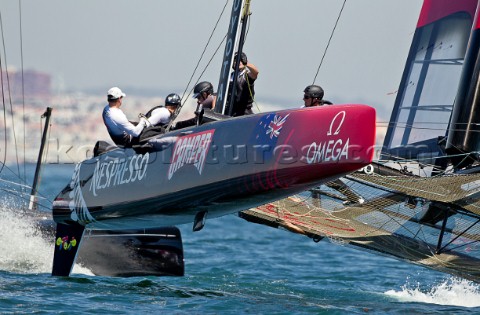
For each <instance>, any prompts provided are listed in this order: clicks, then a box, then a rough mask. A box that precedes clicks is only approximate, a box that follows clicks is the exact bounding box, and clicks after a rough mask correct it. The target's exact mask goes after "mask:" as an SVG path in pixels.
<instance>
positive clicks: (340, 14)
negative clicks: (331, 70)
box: [312, 0, 347, 84]
mask: <svg viewBox="0 0 480 315" xmlns="http://www.w3.org/2000/svg"><path fill="white" fill-rule="evenodd" d="M346 2H347V0H344V1H343V5H342V8H341V9H340V13H339V14H338V17H337V21H336V22H335V26H334V27H333V30H332V33H331V34H330V38H329V39H328V42H327V46H326V47H325V51H324V52H323V56H322V59H321V60H320V64H319V65H318V68H317V73H316V74H315V77H314V78H313V83H312V84H315V81H317V76H318V72H319V71H320V68H321V67H322V64H323V59H325V55H326V54H327V50H328V47H329V46H330V42H331V40H332V38H333V34H334V33H335V29H336V28H337V25H338V21H339V20H340V17H341V16H342V12H343V8H344V7H345V3H346Z"/></svg>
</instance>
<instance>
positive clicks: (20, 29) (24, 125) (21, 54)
mask: <svg viewBox="0 0 480 315" xmlns="http://www.w3.org/2000/svg"><path fill="white" fill-rule="evenodd" d="M18 11H19V32H20V65H21V69H22V111H23V112H22V117H23V176H24V180H25V181H26V180H27V166H26V163H25V157H26V147H27V142H26V141H27V140H26V139H27V137H26V134H27V133H26V124H25V123H26V119H25V78H24V73H23V31H22V0H18Z"/></svg>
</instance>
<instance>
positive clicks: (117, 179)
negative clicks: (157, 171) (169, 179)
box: [90, 153, 150, 196]
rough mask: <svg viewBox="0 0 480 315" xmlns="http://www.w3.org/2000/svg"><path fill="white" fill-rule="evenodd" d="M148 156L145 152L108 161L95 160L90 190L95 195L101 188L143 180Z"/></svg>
mask: <svg viewBox="0 0 480 315" xmlns="http://www.w3.org/2000/svg"><path fill="white" fill-rule="evenodd" d="M149 157H150V155H149V154H148V153H145V154H135V155H132V156H129V157H127V158H119V159H114V160H111V161H108V162H102V163H100V161H97V164H96V166H95V171H94V172H93V178H92V181H91V184H90V191H91V192H92V193H93V195H94V196H97V194H98V192H99V191H100V190H102V189H106V188H109V187H115V186H119V185H123V184H128V183H133V182H136V181H141V180H143V179H144V178H145V177H146V175H147V168H148V160H149Z"/></svg>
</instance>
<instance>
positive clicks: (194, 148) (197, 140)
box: [168, 129, 215, 179]
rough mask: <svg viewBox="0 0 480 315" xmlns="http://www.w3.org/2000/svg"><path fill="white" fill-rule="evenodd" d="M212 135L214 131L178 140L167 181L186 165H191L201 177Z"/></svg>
mask: <svg viewBox="0 0 480 315" xmlns="http://www.w3.org/2000/svg"><path fill="white" fill-rule="evenodd" d="M214 133H215V130H214V129H212V130H207V131H203V132H199V133H195V134H193V135H188V136H184V137H181V138H180V139H178V140H177V142H176V143H175V148H174V150H173V155H172V160H171V164H170V167H169V169H168V179H171V178H172V176H173V174H175V173H176V172H177V171H178V170H179V169H180V168H182V167H183V166H184V165H187V164H193V166H195V168H196V169H197V170H198V173H199V174H200V175H201V174H202V171H203V168H204V166H205V160H206V158H207V153H208V150H209V149H210V143H211V142H212V138H213V134H214Z"/></svg>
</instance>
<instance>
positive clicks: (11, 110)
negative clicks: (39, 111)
mask: <svg viewBox="0 0 480 315" xmlns="http://www.w3.org/2000/svg"><path fill="white" fill-rule="evenodd" d="M0 26H1V28H2V44H3V58H4V61H5V75H6V78H7V91H8V103H9V104H10V118H11V120H12V134H13V141H14V144H15V145H14V148H15V156H16V160H17V171H18V174H20V163H19V160H18V150H17V148H18V146H17V134H16V132H15V119H14V111H13V105H12V93H11V88H10V78H9V74H8V62H7V50H6V45H5V37H4V34H3V20H2V13H1V12H0ZM2 81H3V80H2ZM2 93H3V90H2ZM4 106H5V103H4ZM4 123H5V128H6V123H7V122H6V121H4ZM6 147H7V143H5V153H6ZM4 162H5V161H4Z"/></svg>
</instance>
